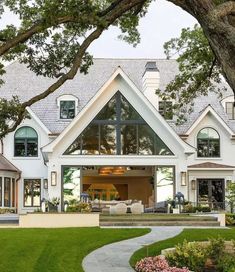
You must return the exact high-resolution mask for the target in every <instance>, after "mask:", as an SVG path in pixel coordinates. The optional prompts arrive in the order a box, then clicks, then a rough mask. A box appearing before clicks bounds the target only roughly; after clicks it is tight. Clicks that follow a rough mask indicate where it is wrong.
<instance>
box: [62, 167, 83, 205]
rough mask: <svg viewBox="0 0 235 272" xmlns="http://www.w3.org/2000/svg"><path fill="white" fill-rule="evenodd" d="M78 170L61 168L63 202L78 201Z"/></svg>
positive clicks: (79, 186) (77, 168) (79, 192)
mask: <svg viewBox="0 0 235 272" xmlns="http://www.w3.org/2000/svg"><path fill="white" fill-rule="evenodd" d="M80 176H81V173H80V168H79V167H64V168H63V201H64V202H65V201H67V202H69V201H71V200H76V201H79V200H80V194H81V191H80V188H81V180H80Z"/></svg>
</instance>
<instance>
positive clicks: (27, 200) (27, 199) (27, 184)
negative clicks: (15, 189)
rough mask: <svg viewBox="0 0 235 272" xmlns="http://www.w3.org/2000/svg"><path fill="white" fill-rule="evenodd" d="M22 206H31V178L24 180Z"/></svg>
mask: <svg viewBox="0 0 235 272" xmlns="http://www.w3.org/2000/svg"><path fill="white" fill-rule="evenodd" d="M24 206H25V207H31V206H32V180H24Z"/></svg>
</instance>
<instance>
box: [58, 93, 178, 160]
mask: <svg viewBox="0 0 235 272" xmlns="http://www.w3.org/2000/svg"><path fill="white" fill-rule="evenodd" d="M113 98H115V99H116V118H115V119H111V120H97V119H96V117H97V115H98V114H99V113H98V114H97V115H96V117H95V118H94V119H93V120H92V121H91V122H90V123H89V124H88V126H87V127H86V128H88V127H89V126H91V125H97V126H98V130H99V134H100V131H101V126H105V125H106V126H108V125H110V126H115V128H116V153H115V154H111V155H138V156H140V155H141V156H149V155H156V156H158V155H160V156H163V155H161V154H155V153H156V150H157V147H156V144H157V142H158V141H161V142H162V143H163V144H164V145H165V146H166V148H167V150H168V151H169V154H165V155H164V156H173V155H174V153H173V152H172V151H171V150H170V149H169V147H168V146H167V145H166V144H165V143H164V142H163V141H162V139H161V138H160V137H159V136H158V135H157V134H156V133H155V132H154V130H153V129H152V128H151V127H150V126H149V125H148V124H147V122H146V121H145V120H144V119H143V118H142V117H141V116H140V117H141V118H139V119H135V120H132V119H131V120H123V119H122V108H121V105H122V98H123V99H125V100H126V101H127V102H128V103H129V101H128V100H127V99H126V98H125V97H124V95H123V94H121V93H120V92H119V91H118V92H117V93H116V94H115V95H114V97H112V98H111V99H110V100H112V99H113ZM108 103H109V102H108ZM108 103H107V104H108ZM107 104H106V105H107ZM129 104H130V103H129ZM130 106H131V107H132V108H133V111H135V112H136V110H135V109H134V107H133V106H132V105H131V104H130ZM136 113H137V115H138V116H139V114H138V112H136ZM125 125H133V126H137V129H136V131H137V133H136V137H137V148H138V150H137V153H136V154H123V153H122V142H121V139H122V135H121V130H122V126H125ZM140 125H147V126H149V127H150V129H151V130H152V132H153V137H154V152H153V154H146V155H142V154H139V138H138V126H140ZM85 130H86V129H84V131H85ZM84 131H83V132H84ZM83 132H82V133H81V134H80V135H79V136H78V137H77V139H76V140H75V141H77V140H78V141H80V152H79V154H68V153H67V151H68V149H69V148H67V149H66V150H65V152H64V153H63V154H64V155H83V152H82V151H83V143H82V135H83ZM157 137H158V139H157ZM75 141H74V142H75ZM70 146H71V145H70ZM98 151H99V155H109V154H103V153H101V152H100V137H99V148H98ZM86 155H95V154H86Z"/></svg>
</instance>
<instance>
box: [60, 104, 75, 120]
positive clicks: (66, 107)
mask: <svg viewBox="0 0 235 272" xmlns="http://www.w3.org/2000/svg"><path fill="white" fill-rule="evenodd" d="M74 117H75V101H60V119H73V118H74Z"/></svg>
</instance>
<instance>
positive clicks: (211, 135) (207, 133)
mask: <svg viewBox="0 0 235 272" xmlns="http://www.w3.org/2000/svg"><path fill="white" fill-rule="evenodd" d="M198 139H219V134H218V132H217V131H216V130H214V129H213V128H203V129H202V130H201V131H200V132H199V133H198Z"/></svg>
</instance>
